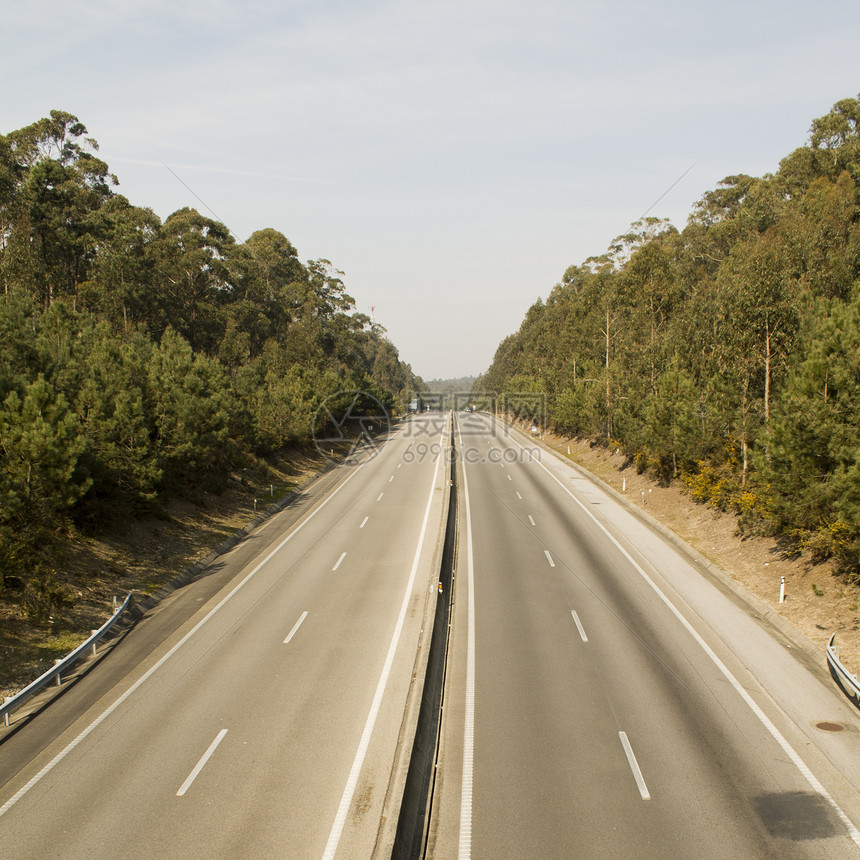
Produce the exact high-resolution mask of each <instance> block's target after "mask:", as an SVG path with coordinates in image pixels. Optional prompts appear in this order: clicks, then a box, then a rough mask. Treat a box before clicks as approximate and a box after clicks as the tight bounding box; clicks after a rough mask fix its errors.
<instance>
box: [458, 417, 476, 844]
mask: <svg viewBox="0 0 860 860" xmlns="http://www.w3.org/2000/svg"><path fill="white" fill-rule="evenodd" d="M457 436H458V438H459V440H460V449H461V450H462V449H463V435H462V433H461V432H460V427H459V424H458V426H457ZM466 471H467V470H466V463H465V461H464V462H463V466H462V474H463V499H464V501H465V503H466V504H465V508H466V571H467V576H466V582H467V586H468V587H467V591H468V599H467V614H466V619H467V624H466V627H467V630H466V695H465V707H464V718H463V773H462V779H461V785H460V838H459V842H458V853H457V857H458V860H470V858H471V856H472V795H473V786H474V774H475V556H474V553H473V551H472V506H471V502H470V500H469V479H468V477H467V475H466Z"/></svg>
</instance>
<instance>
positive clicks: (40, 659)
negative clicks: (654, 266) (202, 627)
mask: <svg viewBox="0 0 860 860" xmlns="http://www.w3.org/2000/svg"><path fill="white" fill-rule="evenodd" d="M523 429H524V430H525V432H528V428H527V427H524V428H523ZM542 441H543V442H544V443H545V444H547V445H550V446H552V447H553V448H555V449H556V450H557V451H559V452H560V453H562V454H563V455H564V456H569V457H570V459H571V460H573V461H574V462H576V463H578V464H579V465H580V466H583V467H584V468H586V469H587V470H588V471H590V472H591V473H592V474H594V475H596V476H597V477H598V478H600V479H601V480H602V481H604V482H605V483H607V484H608V485H609V486H611V487H613V488H614V489H615V490H617V491H619V492H624V494H625V495H626V496H627V498H629V499H630V500H631V501H633V502H634V503H635V504H637V505H639V506H640V507H643V508H644V510H646V511H647V512H648V513H649V514H650V515H651V516H652V517H654V518H655V519H657V520H658V521H660V522H662V523H663V524H664V525H665V526H666V527H667V528H669V529H671V530H672V531H673V532H675V534H677V535H678V536H679V537H681V538H682V539H683V540H685V541H686V542H687V543H689V544H690V545H691V546H693V547H694V548H695V549H696V550H698V551H699V552H700V553H701V554H702V555H704V556H705V557H706V558H708V559H710V560H711V561H712V562H714V563H715V564H716V565H718V566H719V567H720V568H721V569H722V570H724V571H725V572H726V573H727V574H728V575H730V576H731V577H732V578H733V579H735V580H736V581H737V582H738V583H740V584H741V585H742V586H743V587H744V588H746V589H747V590H748V591H750V592H751V593H753V594H755V595H756V596H757V597H759V598H760V599H761V600H763V601H764V602H765V603H767V604H768V606H770V607H771V608H772V609H773V610H774V611H775V612H778V613H779V614H780V615H782V616H783V617H784V618H785V619H786V620H787V621H788V622H790V623H791V624H792V625H794V627H795V628H796V629H797V630H799V631H800V632H801V633H803V634H804V635H805V636H806V637H807V638H808V639H810V640H811V641H812V642H813V643H814V644H815V645H816V646H818V647H820V648H821V653H822V659H824V656H823V655H824V646H825V644H826V642H827V640H828V638H829V636H830V634H831V633H836V634H837V637H836V644H837V645H838V646H839V649H840V658H841V660H842V662H843V663H844V664H845V666H846V667H847V668H848V669H849V671H856V670H857V669H858V668H860V588H858V586H856V585H852V584H850V583H848V582H847V581H846V580H845V579H844V578H842V577H840V576H839V575H838V574H837V573H836V572H835V570H834V569H833V568H832V567H831V566H830V565H829V564H818V565H815V564H812V563H811V562H810V560H809V559H808V558H805V557H803V556H801V557H799V558H793V559H789V558H786V557H785V555H784V553H783V552H782V551H781V549H780V548H779V547H778V546H777V544H776V542H775V541H774V540H772V539H768V538H762V537H742V536H741V535H740V534H739V532H738V527H737V519H736V517H734V516H733V515H731V514H726V513H722V512H720V511H718V510H715V509H714V508H712V507H710V506H708V505H704V504H699V503H697V502H695V501H693V500H692V499H691V498H690V496H689V495H688V494H687V493H686V492H685V491H684V489H683V488H682V487H680V486H677V485H673V486H669V487H664V486H660V485H659V484H658V483H656V482H654V481H653V480H651V479H649V478H648V477H647V476H645V475H641V474H638V473H637V471H636V468H635V467H634V466H631V465H629V464H627V462H626V458H625V457H624V456H623V455H622V454H620V453H617V452H612V451H609V450H607V449H604V448H601V447H599V446H592V445H591V444H590V443H589V442H588V441H586V440H582V439H568V438H566V437H562V436H555V435H552V434H548V433H547V434H544V436H543V437H542ZM345 452H346V448H344V451H341V452H338V451H333V453H334V454H335V455H338V453H345ZM568 452H569V453H568ZM327 462H328V460H327V459H326V458H325V457H323V456H322V455H320V454H319V453H318V452H317V451H316V450H314V449H310V450H302V451H294V452H292V453H290V454H289V455H286V456H281V457H278V458H272V459H269V460H259V461H256V462H255V463H254V464H253V465H251V466H249V467H248V468H246V469H243V470H241V471H240V472H236V473H235V474H233V475H231V476H230V479H229V481H228V486H227V488H226V489H225V490H224V491H223V492H222V493H220V494H215V493H199V494H197V495H196V496H194V497H193V498H191V497H187V498H177V499H174V500H172V501H171V502H170V503H169V504H167V505H166V506H165V509H164V511H163V512H162V514H161V515H160V516H159V517H155V516H149V517H146V518H142V519H137V520H133V521H130V522H127V523H125V524H123V525H122V526H121V527H117V528H114V529H112V530H111V531H110V532H108V533H105V534H103V535H101V536H99V537H98V538H95V537H86V536H80V535H79V536H77V537H76V538H75V540H73V541H71V542H70V544H69V548H68V552H67V555H66V558H65V560H64V562H63V564H62V566H61V569H58V570H57V572H56V583H57V585H58V586H59V587H60V588H61V589H62V591H63V593H64V594H65V595H66V597H67V599H68V603H67V604H66V605H65V606H63V607H62V608H61V609H59V610H58V611H55V612H54V618H53V623H51V621H50V620H46V621H44V622H42V623H34V621H33V620H31V619H30V618H29V617H28V615H27V612H26V611H25V610H24V608H23V606H22V605H21V602H20V600H19V599H17V598H16V596H15V595H11V596H10V595H0V696H11V695H13V694H14V693H15V692H17V691H18V690H19V689H21V688H22V687H24V686H25V685H26V684H28V683H29V682H30V681H32V680H34V679H35V678H36V677H38V676H39V675H40V674H41V673H42V672H44V671H45V670H46V669H47V668H49V667H50V665H51V664H52V662H53V661H54V660H55V659H57V658H59V657H62V656H64V655H65V654H67V653H68V652H69V651H71V650H72V649H73V648H74V647H76V645H78V644H80V643H81V642H83V641H84V640H85V639H86V638H87V637H88V636H89V635H90V632H91V630H93V629H95V628H98V627H100V626H101V625H102V624H103V623H104V621H105V620H107V618H108V617H110V615H111V614H112V611H113V599H114V597H116V598H117V599H118V600H120V601H121V600H122V599H124V598H125V596H126V595H127V594H128V593H129V592H131V593H133V594H135V595H136V596H142V597H145V596H147V595H149V594H151V593H153V592H154V591H157V590H158V589H159V588H160V587H161V586H162V585H164V584H165V583H167V582H169V581H170V580H171V579H173V578H174V577H175V576H177V575H179V574H181V573H182V572H183V571H184V570H185V569H186V568H188V567H189V566H190V565H192V564H193V563H194V562H195V561H196V560H198V559H200V558H203V557H204V556H206V555H207V554H208V553H209V552H210V551H211V550H212V549H213V548H214V547H216V546H218V545H219V544H220V543H221V542H222V541H224V540H225V539H226V538H227V537H229V536H230V535H231V534H233V532H235V531H236V530H237V529H239V528H242V526H244V525H245V524H246V523H248V522H249V521H250V520H251V519H253V517H254V499H257V500H258V502H257V504H258V508H259V510H263V509H265V508H266V507H268V506H269V505H270V504H271V503H272V502H273V501H275V500H277V499H279V498H281V497H283V496H285V495H286V494H287V493H289V492H290V491H291V490H293V489H295V488H296V487H299V486H301V485H302V484H303V483H305V482H306V481H307V480H308V479H309V478H310V477H312V476H313V475H314V474H316V473H317V472H319V471H320V470H322V469H323V468H324V467H325V466H326V464H327ZM782 576H784V577H785V593H786V599H785V602H784V603H779V589H780V577H782ZM10 597H11V599H10Z"/></svg>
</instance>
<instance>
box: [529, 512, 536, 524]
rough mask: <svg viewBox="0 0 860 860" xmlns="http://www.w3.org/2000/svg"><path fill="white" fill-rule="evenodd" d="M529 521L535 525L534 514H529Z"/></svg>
mask: <svg viewBox="0 0 860 860" xmlns="http://www.w3.org/2000/svg"><path fill="white" fill-rule="evenodd" d="M529 522H530V523H531V524H532V525H535V521H534V519H533V518H532V515H531V514H529Z"/></svg>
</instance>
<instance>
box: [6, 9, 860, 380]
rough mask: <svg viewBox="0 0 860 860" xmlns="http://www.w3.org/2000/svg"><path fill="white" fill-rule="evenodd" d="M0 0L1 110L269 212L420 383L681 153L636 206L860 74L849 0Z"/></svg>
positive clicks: (482, 363)
mask: <svg viewBox="0 0 860 860" xmlns="http://www.w3.org/2000/svg"><path fill="white" fill-rule="evenodd" d="M3 7H4V8H3V9H2V17H1V18H0V20H2V22H3V23H2V30H0V63H2V71H3V79H4V80H5V82H6V84H5V86H4V93H3V98H2V103H0V132H7V131H11V130H12V129H16V128H20V127H21V126H23V125H27V124H29V123H30V122H33V121H35V120H36V119H38V118H40V117H42V116H45V115H47V113H48V111H49V110H50V109H51V108H59V109H62V110H67V111H70V112H71V113H74V114H75V115H77V116H78V117H79V118H80V119H81V120H82V121H83V122H84V123H85V125H86V126H87V128H88V130H89V133H90V135H92V136H93V137H95V138H96V139H97V140H98V141H99V144H100V146H101V156H102V158H104V160H105V161H107V162H108V164H109V165H110V166H111V169H112V170H113V172H115V173H116V174H117V175H118V176H119V180H120V187H119V189H118V190H119V191H120V192H121V193H123V194H125V195H126V196H127V197H128V198H129V199H130V200H131V201H132V203H135V204H137V205H141V206H149V207H151V208H152V209H154V210H155V211H156V212H157V213H158V214H159V215H160V216H161V217H162V218H166V217H167V216H168V215H169V214H170V213H171V212H173V211H175V210H176V209H179V208H180V207H182V206H193V207H196V208H198V209H199V210H200V211H201V212H202V213H203V214H206V215H208V216H213V213H214V216H215V217H217V218H218V219H220V220H221V221H223V222H224V223H225V224H226V225H227V226H228V227H229V228H230V229H231V231H232V232H233V233H234V234H235V236H236V237H237V239H238V240H240V241H244V240H245V239H246V238H247V237H248V236H249V235H250V234H251V233H252V232H253V231H254V230H257V229H260V228H263V227H274V228H275V229H277V230H280V231H281V232H283V233H284V234H285V235H286V236H287V237H288V238H289V239H290V240H291V241H292V242H293V244H294V245H295V246H296V247H297V248H298V250H299V255H300V257H301V258H302V259H303V260H308V259H317V258H320V257H325V258H327V259H329V260H331V261H332V263H333V264H334V265H335V266H336V267H337V268H338V269H341V270H342V271H343V272H344V276H343V277H344V281H345V283H346V286H347V291H348V292H349V293H350V294H351V295H352V296H353V297H354V298H355V300H356V304H357V307H358V309H359V310H361V311H363V312H365V313H370V308H371V306H375V308H376V320H377V322H379V323H381V324H382V325H383V326H385V327H386V328H387V329H388V333H389V337H390V338H391V340H392V341H393V342H394V344H395V345H396V346H397V347H398V349H399V350H400V355H401V358H403V359H404V360H406V361H408V362H410V363H411V364H412V367H413V369H414V370H415V371H416V372H417V373H419V374H421V375H422V376H424V377H425V378H426V379H430V378H433V377H451V376H461V375H467V374H477V373H480V372H482V371H483V370H485V369H486V368H487V366H488V365H489V364H490V362H491V360H492V357H493V353H494V351H495V349H496V347H497V346H498V343H499V341H500V340H501V339H502V338H503V337H505V336H506V335H508V334H510V333H511V332H512V331H515V330H516V329H517V328H518V327H519V325H520V322H521V320H522V317H523V315H524V314H525V311H526V310H527V309H528V307H529V306H530V305H531V304H532V303H533V302H534V301H535V300H536V299H537V298H538V297H546V295H547V294H548V293H549V292H550V290H551V289H552V287H553V285H554V284H556V283H557V282H558V281H559V280H560V278H561V276H562V274H563V273H564V270H565V269H566V268H567V267H568V266H569V265H571V264H574V263H580V262H582V261H583V260H584V259H585V258H586V257H589V256H591V255H594V254H599V253H601V252H602V251H604V250H605V249H606V247H607V245H608V244H609V243H610V241H611V240H612V239H613V237H615V236H617V235H619V234H620V233H622V232H624V231H625V230H626V228H627V227H628V226H629V224H630V223H631V222H632V221H635V220H636V219H637V218H639V216H641V215H642V214H643V213H644V212H646V210H649V208H650V207H651V206H652V204H653V203H654V202H655V201H656V200H657V199H658V198H659V197H660V196H661V195H662V194H663V193H664V192H666V191H667V189H668V188H669V187H670V186H671V185H672V183H674V182H675V181H676V180H677V179H678V178H679V177H680V176H681V175H682V174H683V173H684V171H686V170H688V168H690V167H691V166H692V165H695V166H693V167H692V169H691V170H690V171H689V173H687V175H686V176H685V177H684V178H683V179H682V180H681V181H680V182H678V184H677V185H676V186H675V187H674V188H673V189H672V190H671V191H669V193H668V194H666V196H665V197H663V199H662V200H660V202H659V203H658V204H657V205H656V206H655V207H654V208H653V209H651V210H650V212H649V214H651V215H656V216H659V217H667V218H671V220H672V221H673V223H674V224H675V225H676V226H677V227H679V228H681V227H683V226H684V224H685V222H686V218H687V215H688V213H689V211H690V208H691V205H692V204H693V203H694V202H695V201H696V200H698V199H699V198H700V197H701V195H702V194H703V193H704V192H705V191H707V190H709V189H711V188H713V187H714V186H715V185H716V183H717V182H718V181H719V180H720V179H722V178H723V177H724V176H727V175H730V174H733V173H749V174H752V175H757V176H758V175H761V174H763V173H767V172H772V171H775V170H776V169H777V167H778V164H779V160H780V159H781V158H782V157H784V156H785V155H787V154H788V153H790V152H791V151H792V150H793V149H795V148H796V147H798V146H802V145H803V144H805V143H806V142H807V133H808V130H809V125H810V123H811V121H812V119H813V118H814V117H817V116H821V115H823V114H825V113H827V112H828V111H829V109H830V107H831V106H832V105H833V103H834V102H836V101H838V100H839V99H842V98H846V97H856V96H857V94H858V92H860V51H858V45H860V15H858V14H857V6H856V3H855V2H845V0H839V2H836V0H818V2H816V3H810V2H808V0H803V2H796V0H768V2H757V0H745V2H735V0H728V2H727V0H720V2H695V0H684V2H675V0H653V2H649V3H644V2H619V0H615V2H611V3H607V2H602V0H601V1H600V2H583V0H566V2H562V0H527V2H526V0H508V2H506V0H495V2H490V0H457V2H450V0H432V2H431V0H420V2H409V0H406V1H405V2H397V0H350V2H340V0H314V2H304V0H278V2H276V0H250V2H245V0H243V2H239V0H206V2H200V0H186V2H176V0H170V2H168V0H135V2H134V3H133V4H131V3H117V2H116V0H76V2H74V3H71V2H68V0H63V2H59V0H30V1H29V2H28V3H26V4H25V3H23V2H20V0H14V2H12V0H3ZM165 165H168V166H169V168H170V170H168V169H167V167H165ZM171 171H173V172H174V173H175V174H177V175H178V176H179V177H180V178H181V179H182V182H184V183H185V185H187V186H188V188H186V187H185V185H183V184H182V183H181V182H180V181H178V180H177V178H176V177H175V176H174V175H173V173H171ZM189 188H190V189H191V191H189ZM192 192H193V193H192ZM195 195H196V196H195ZM198 198H199V199H198ZM201 201H203V202H201ZM204 204H205V205H204Z"/></svg>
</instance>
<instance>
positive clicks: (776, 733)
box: [513, 439, 860, 847]
mask: <svg viewBox="0 0 860 860" xmlns="http://www.w3.org/2000/svg"><path fill="white" fill-rule="evenodd" d="M513 441H514V444H516V445H518V446H519V447H520V448H521V449H522V450H523V451H525V448H523V446H522V445H520V443H519V442H517V440H516V439H514V440H513ZM533 462H534V461H533ZM536 462H537V463H538V465H539V466H540V467H541V468H542V469H543V470H544V471H545V472H546V473H547V474H548V475H549V476H550V477H551V478H552V479H553V480H554V481H555V482H556V483H557V484H558V485H559V486H560V487H561V488H562V489H563V490H564V491H565V492H566V493H567V494H568V495H569V496H570V497H571V498H572V499H573V501H574V502H576V504H577V505H578V506H579V507H580V508H581V509H582V510H583V511H584V512H585V513H586V514H587V515H588V516H589V517H590V518H591V519H592V520H593V521H594V524H595V525H596V526H597V527H598V528H599V529H600V530H601V531H602V532H603V533H604V534H605V535H606V537H607V538H609V540H610V541H612V543H613V544H614V545H615V547H616V549H618V551H619V552H620V553H621V554H622V555H623V556H624V558H626V559H627V561H628V562H629V563H630V564H631V565H632V567H633V569H634V570H636V572H637V573H638V574H639V575H640V576H641V577H642V578H643V579H644V580H645V582H646V583H648V585H649V586H650V587H651V589H652V590H653V591H654V593H655V594H656V595H657V596H658V597H659V598H660V600H662V601H663V603H664V604H665V605H666V607H667V608H668V610H669V611H670V612H671V613H672V614H673V615H674V616H675V617H676V618H677V619H678V621H679V622H680V623H681V626H682V627H684V629H685V630H686V631H687V632H688V633H689V634H690V636H692V637H693V639H694V640H695V641H696V643H697V644H698V645H699V647H700V648H701V649H702V650H703V651H704V652H705V654H706V655H707V656H708V657H709V658H710V660H711V662H713V664H714V665H715V666H716V667H717V669H719V671H720V673H721V674H722V675H723V677H724V678H725V679H726V680H727V681H728V682H729V684H731V686H732V687H733V688H734V690H735V692H736V693H737V694H738V695H739V696H740V697H741V698H742V699H743V700H744V702H746V704H747V706H748V707H749V709H750V710H751V711H752V712H753V713H754V714H755V715H756V717H758V720H759V722H760V723H761V724H762V725H763V726H764V727H765V729H767V731H768V733H769V734H770V736H771V737H772V738H773V739H774V740H775V741H776V743H777V744H778V745H779V747H780V748H781V749H782V750H783V752H784V753H785V754H786V755H787V756H788V757H789V758H790V759H791V761H792V762H793V764H794V766H795V767H796V768H797V769H798V770H799V771H800V773H802V774H803V776H804V778H805V779H806V781H807V782H808V783H809V785H810V786H811V787H812V789H813V790H814V791H816V792H817V793H818V794H820V795H821V797H823V798H824V800H825V801H827V803H828V804H829V805H830V808H831V809H832V810H833V811H834V812H835V813H836V815H837V816H838V818H839V820H840V821H841V822H842V823H843V824H844V825H845V827H846V829H847V830H848V835H849V836H850V837H851V840H852V841H853V842H854V844H855V845H857V846H858V847H860V831H858V829H857V828H856V827H855V826H854V823H853V822H852V821H851V819H850V818H849V817H848V816H847V815H846V814H845V812H844V811H843V810H842V807H840V806H839V804H838V803H836V801H835V800H834V799H833V797H831V795H830V793H829V792H828V791H827V789H825V788H824V786H823V785H822V784H821V782H820V781H819V779H818V777H816V776H815V774H814V773H813V772H812V771H811V770H810V768H809V766H808V765H807V764H806V762H805V761H803V759H802V758H801V757H800V755H798V753H797V752H796V751H795V750H794V748H793V747H792V746H791V744H789V742H788V741H787V740H786V739H785V737H784V736H783V734H782V732H780V730H779V729H778V728H777V727H776V726H775V725H774V724H773V722H772V721H771V719H770V717H768V716H767V714H765V712H764V711H763V710H762V709H761V708H760V707H759V705H758V704H757V703H756V702H755V700H754V699H753V698H752V696H751V695H750V694H749V693H748V692H747V691H746V689H744V687H743V686H742V685H741V683H740V681H738V679H737V678H735V676H734V675H733V674H732V673H731V672H730V671H729V668H728V666H726V664H725V663H723V661H722V660H721V659H720V658H719V657H718V656H717V654H716V652H715V651H714V650H713V649H712V648H711V646H710V645H708V643H707V642H705V640H704V639H703V638H702V637H701V636H700V635H699V633H698V632H697V631H696V629H695V628H694V627H693V625H692V624H690V622H689V621H687V619H686V618H685V617H684V616H683V615H682V614H681V612H680V610H679V609H678V608H677V607H676V606H675V605H674V604H673V603H672V601H670V600H669V598H668V597H667V596H666V595H665V594H664V593H663V591H662V590H661V589H660V587H659V586H658V585H657V583H656V582H654V580H653V579H651V577H650V576H648V574H647V573H646V572H645V570H644V568H643V567H642V566H641V565H640V564H639V563H638V562H637V561H636V560H635V559H634V558H633V556H631V555H630V553H629V552H627V550H626V549H624V547H623V546H622V545H621V544H620V543H619V541H618V540H617V539H616V538H615V536H614V535H613V534H612V533H611V532H610V531H609V529H607V528H606V526H605V525H603V523H602V522H600V520H598V519H597V517H596V516H595V515H594V514H593V513H592V512H591V511H590V510H589V509H588V507H586V505H584V504H583V503H582V502H581V501H580V500H579V499H578V498H577V497H576V496H575V495H574V494H573V493H572V492H571V491H570V490H569V489H568V488H567V486H565V484H564V482H563V481H562V480H561V479H560V478H558V477H557V476H556V475H554V474H553V473H552V472H551V471H550V469H549V467H548V466H546V465H544V463H543V461H541V460H537V461H536Z"/></svg>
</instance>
